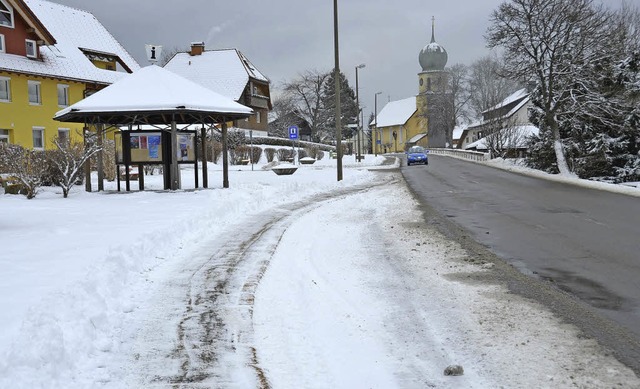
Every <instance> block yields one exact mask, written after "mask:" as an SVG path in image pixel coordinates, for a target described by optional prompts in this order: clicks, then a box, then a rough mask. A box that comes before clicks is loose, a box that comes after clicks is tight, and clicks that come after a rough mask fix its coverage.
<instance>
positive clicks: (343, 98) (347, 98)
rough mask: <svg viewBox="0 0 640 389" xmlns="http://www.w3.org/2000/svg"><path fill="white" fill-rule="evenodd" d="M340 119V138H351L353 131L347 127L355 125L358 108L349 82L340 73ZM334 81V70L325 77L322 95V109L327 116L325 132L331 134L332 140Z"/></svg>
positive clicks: (334, 122)
mask: <svg viewBox="0 0 640 389" xmlns="http://www.w3.org/2000/svg"><path fill="white" fill-rule="evenodd" d="M339 77H340V113H341V115H340V119H341V124H342V137H343V138H350V137H351V136H353V134H354V132H355V129H354V128H353V129H352V128H350V127H348V126H349V125H350V124H355V123H357V117H358V106H357V104H356V93H355V92H354V91H353V89H352V88H351V86H349V81H348V80H347V77H345V75H344V73H342V72H340V75H339ZM335 90H336V81H335V70H333V71H331V73H329V77H327V79H326V81H325V83H324V88H323V93H322V107H323V110H324V111H325V113H326V115H327V121H326V126H327V131H328V132H329V133H331V132H333V136H332V138H335V128H336V119H335V117H336V115H335V105H336V100H335V99H336V93H335Z"/></svg>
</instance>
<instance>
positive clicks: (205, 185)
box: [200, 124, 209, 189]
mask: <svg viewBox="0 0 640 389" xmlns="http://www.w3.org/2000/svg"><path fill="white" fill-rule="evenodd" d="M200 143H201V146H202V187H203V188H205V189H207V188H208V187H209V177H207V175H208V174H209V173H208V171H207V129H206V128H205V127H204V124H203V125H202V129H201V130H200Z"/></svg>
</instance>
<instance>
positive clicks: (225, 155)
mask: <svg viewBox="0 0 640 389" xmlns="http://www.w3.org/2000/svg"><path fill="white" fill-rule="evenodd" d="M228 146H229V145H228V142H227V119H226V118H224V117H223V118H222V187H223V188H228V187H229V147H228Z"/></svg>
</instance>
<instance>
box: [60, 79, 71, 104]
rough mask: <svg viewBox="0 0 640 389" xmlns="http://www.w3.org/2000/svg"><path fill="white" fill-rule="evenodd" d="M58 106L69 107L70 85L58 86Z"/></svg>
mask: <svg viewBox="0 0 640 389" xmlns="http://www.w3.org/2000/svg"><path fill="white" fill-rule="evenodd" d="M58 105H59V106H60V107H66V106H68V105H69V85H64V84H58Z"/></svg>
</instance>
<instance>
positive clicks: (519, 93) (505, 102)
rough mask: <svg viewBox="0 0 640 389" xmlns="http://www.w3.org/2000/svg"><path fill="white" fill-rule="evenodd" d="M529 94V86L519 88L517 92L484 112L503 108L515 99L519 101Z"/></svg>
mask: <svg viewBox="0 0 640 389" xmlns="http://www.w3.org/2000/svg"><path fill="white" fill-rule="evenodd" d="M527 96H529V92H527V88H522V89H520V90H517V91H515V92H513V93H512V94H510V95H509V96H507V97H506V98H505V99H504V100H502V101H501V102H500V103H498V104H496V105H494V106H493V107H491V108H489V109H487V110H486V111H484V112H482V113H485V112H489V111H494V110H496V109H499V108H502V107H504V106H506V105H508V104H511V103H513V102H515V101H518V100H519V99H523V98H525V97H527Z"/></svg>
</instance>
